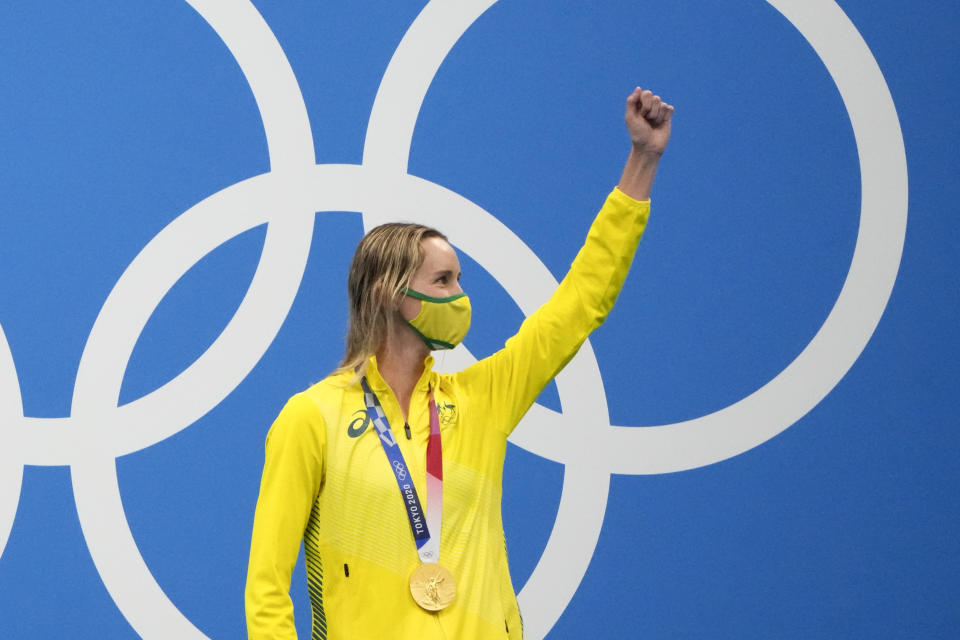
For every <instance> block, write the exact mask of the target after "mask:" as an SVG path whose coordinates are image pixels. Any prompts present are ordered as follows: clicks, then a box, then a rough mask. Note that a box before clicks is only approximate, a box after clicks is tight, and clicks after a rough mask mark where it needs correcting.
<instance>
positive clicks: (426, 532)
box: [360, 376, 443, 563]
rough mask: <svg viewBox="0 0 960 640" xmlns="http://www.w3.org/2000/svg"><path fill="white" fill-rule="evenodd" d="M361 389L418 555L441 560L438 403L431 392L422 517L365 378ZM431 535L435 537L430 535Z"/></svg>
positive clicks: (394, 441)
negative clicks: (425, 509) (405, 514)
mask: <svg viewBox="0 0 960 640" xmlns="http://www.w3.org/2000/svg"><path fill="white" fill-rule="evenodd" d="M360 385H361V386H362V387H363V401H364V404H366V406H367V415H369V416H370V419H371V420H372V421H373V426H374V427H375V428H376V430H377V435H379V436H380V444H381V445H383V452H384V453H385V454H386V455H387V461H388V462H389V463H390V468H391V469H392V470H393V475H394V477H396V479H397V486H398V487H399V488H400V496H401V498H402V499H403V504H404V507H405V508H406V510H407V519H408V520H410V530H411V531H412V532H413V540H414V542H415V543H416V545H417V555H418V556H420V561H421V562H424V563H426V562H437V561H438V560H439V559H440V531H441V527H442V522H443V508H442V507H443V455H442V451H443V447H442V444H441V441H440V417H439V415H438V413H437V403H436V401H435V400H434V397H433V389H432V388H431V389H430V439H429V440H428V441H427V512H426V517H424V511H423V508H422V507H421V506H420V497H419V496H418V495H417V488H416V487H415V486H414V485H413V478H412V477H411V474H410V470H409V468H408V467H407V463H406V461H404V459H403V453H402V452H401V451H400V445H399V444H398V443H397V439H396V438H395V437H394V436H393V431H391V430H390V423H389V422H388V421H387V415H386V413H385V412H384V411H383V407H382V406H381V404H380V399H379V398H378V397H377V394H375V393H374V392H373V389H371V388H370V384H369V383H368V382H367V378H366V376H364V377H363V378H361V379H360ZM431 531H433V532H435V533H436V535H430V532H431Z"/></svg>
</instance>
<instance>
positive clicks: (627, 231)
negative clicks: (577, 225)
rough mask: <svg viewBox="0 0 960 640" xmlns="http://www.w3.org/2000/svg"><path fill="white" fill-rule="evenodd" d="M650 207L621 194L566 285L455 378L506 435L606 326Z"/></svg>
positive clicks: (603, 213) (596, 226)
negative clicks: (490, 352) (478, 399)
mask: <svg viewBox="0 0 960 640" xmlns="http://www.w3.org/2000/svg"><path fill="white" fill-rule="evenodd" d="M649 213H650V201H649V200H643V201H638V200H634V199H632V198H630V197H629V196H628V195H626V194H625V193H623V192H622V191H620V190H619V189H614V190H613V192H611V193H610V195H609V196H608V197H607V200H606V202H605V203H604V205H603V208H602V209H601V210H600V213H599V214H597V217H596V218H595V219H594V221H593V224H592V225H591V227H590V231H589V233H588V234H587V239H586V242H585V243H584V245H583V247H582V248H581V249H580V251H579V253H578V254H577V257H576V258H575V259H574V261H573V264H572V265H571V266H570V270H569V271H568V272H567V275H566V276H565V277H564V279H563V281H562V282H561V283H560V286H559V287H557V290H556V291H555V292H554V294H553V295H552V296H551V297H550V300H548V301H547V302H546V303H545V304H544V305H543V306H541V307H540V308H539V309H538V310H537V311H536V312H535V313H533V314H532V315H530V316H529V317H528V318H527V319H526V320H525V321H524V322H523V324H522V325H521V327H520V330H519V331H518V332H517V334H516V335H514V336H513V337H512V338H510V339H509V340H507V342H506V344H505V345H504V347H503V348H502V349H500V350H499V351H497V352H496V353H494V354H493V355H491V356H490V357H488V358H484V359H483V360H480V361H479V362H477V363H475V364H474V365H472V366H470V367H468V368H467V369H464V370H463V371H462V372H460V373H459V374H456V377H457V383H458V385H461V386H462V387H463V388H465V390H466V391H467V393H468V394H469V395H470V396H472V397H478V396H479V397H486V398H489V400H488V402H489V406H488V407H487V410H488V411H489V412H491V413H492V414H493V415H492V416H491V417H493V418H494V419H493V420H491V422H492V424H495V425H497V426H498V427H499V428H500V429H502V430H503V431H504V432H505V433H506V434H507V435H509V434H510V432H511V431H513V429H514V427H515V426H516V425H517V423H518V422H519V421H520V419H521V418H522V417H523V415H524V414H525V413H526V412H527V410H528V409H529V408H530V405H531V404H533V402H534V400H536V398H537V395H538V394H539V393H540V391H541V390H543V388H544V387H545V386H546V385H547V383H548V382H550V380H552V379H553V378H554V376H556V375H557V374H558V373H559V372H560V370H561V369H563V367H564V366H565V365H566V364H567V362H569V361H570V359H571V358H573V356H574V355H576V353H577V351H578V350H579V349H580V345H582V344H583V342H584V340H586V339H587V336H588V335H589V334H590V332H591V331H593V330H594V329H596V328H597V327H599V326H600V325H601V324H603V321H604V320H605V319H606V317H607V314H608V313H609V312H610V310H611V309H612V308H613V304H614V302H615V301H616V299H617V295H618V294H619V293H620V289H621V287H622V286H623V282H624V280H625V278H626V277H627V272H628V271H629V269H630V263H631V262H632V261H633V255H634V253H635V252H636V249H637V244H638V243H639V242H640V238H641V236H642V235H643V230H644V228H645V227H646V223H647V218H648V217H649Z"/></svg>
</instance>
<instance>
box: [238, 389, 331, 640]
mask: <svg viewBox="0 0 960 640" xmlns="http://www.w3.org/2000/svg"><path fill="white" fill-rule="evenodd" d="M325 434H326V432H325V427H324V422H323V418H322V417H321V415H320V412H319V410H318V409H317V406H316V405H315V404H314V403H313V401H312V400H310V398H308V397H307V396H306V395H305V394H302V393H301V394H297V395H295V396H293V397H292V398H290V400H289V401H288V402H287V404H286V406H285V407H284V408H283V410H282V411H281V412H280V415H279V416H277V419H276V421H274V423H273V426H271V427H270V431H269V433H268V434H267V441H266V460H265V462H264V466H263V477H262V479H261V481H260V497H259V498H258V499H257V510H256V515H255V516H254V519H253V536H252V539H251V542H250V563H249V565H248V567H247V586H246V593H245V601H246V613H247V633H248V635H249V638H250V640H260V639H264V640H266V639H268V638H269V639H270V640H280V639H294V638H296V637H297V632H296V629H295V628H294V624H293V602H292V601H291V599H290V574H291V573H292V572H293V567H294V565H295V564H296V562H297V555H298V553H299V552H300V542H301V540H302V539H303V532H304V529H305V528H306V526H307V520H308V519H309V517H310V510H311V508H312V507H313V503H314V500H316V497H317V493H318V492H319V490H320V484H321V479H322V477H323V453H324V444H325V440H326V435H325Z"/></svg>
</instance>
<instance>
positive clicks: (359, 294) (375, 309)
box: [339, 222, 447, 372]
mask: <svg viewBox="0 0 960 640" xmlns="http://www.w3.org/2000/svg"><path fill="white" fill-rule="evenodd" d="M426 238H442V239H443V240H446V239H447V237H446V236H445V235H443V234H442V233H440V232H439V231H437V230H436V229H432V228H430V227H426V226H423V225H421V224H411V223H399V222H392V223H389V224H383V225H380V226H379V227H375V228H373V229H371V230H370V232H369V233H367V235H365V236H364V237H363V239H362V240H361V241H360V244H358V245H357V250H356V252H354V254H353V262H351V264H350V274H349V275H348V276H347V295H348V299H349V306H350V319H349V325H348V328H347V346H346V353H345V354H344V356H343V362H342V363H341V364H340V369H339V371H347V370H356V369H358V368H362V367H363V366H364V364H365V363H366V361H367V359H368V358H369V357H370V356H371V355H373V354H375V353H376V352H377V351H379V350H380V348H381V347H382V346H383V344H384V342H385V341H386V339H387V336H388V335H390V331H391V330H392V328H393V322H394V320H395V318H396V316H397V311H398V309H399V306H400V301H401V299H402V298H403V295H404V291H405V290H406V288H407V287H408V286H409V285H410V280H411V279H412V278H413V275H414V273H416V271H417V269H419V268H420V265H421V264H423V256H424V251H423V244H422V242H423V240H424V239H426ZM359 371H360V372H362V369H360V370H359Z"/></svg>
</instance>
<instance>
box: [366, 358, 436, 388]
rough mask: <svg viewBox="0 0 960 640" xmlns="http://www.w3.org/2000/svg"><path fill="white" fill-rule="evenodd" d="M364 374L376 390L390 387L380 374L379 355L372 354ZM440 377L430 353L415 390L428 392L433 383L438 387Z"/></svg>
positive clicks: (425, 360)
mask: <svg viewBox="0 0 960 640" xmlns="http://www.w3.org/2000/svg"><path fill="white" fill-rule="evenodd" d="M364 375H366V377H367V382H368V383H370V388H372V389H373V390H374V391H375V392H378V393H379V392H385V391H387V390H388V389H390V386H389V385H388V384H387V382H386V380H384V379H383V376H381V375H380V369H378V368H377V356H375V355H374V356H370V358H369V359H368V360H367V368H366V373H365V374H364ZM438 377H439V376H438V375H437V373H435V372H434V370H433V355H428V356H427V357H426V358H424V360H423V373H421V374H420V378H419V379H418V380H417V384H416V385H415V386H414V387H413V390H414V391H424V392H426V391H427V389H429V388H430V385H431V384H433V386H434V387H436V382H437V381H436V378H438ZM391 391H392V390H391Z"/></svg>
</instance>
